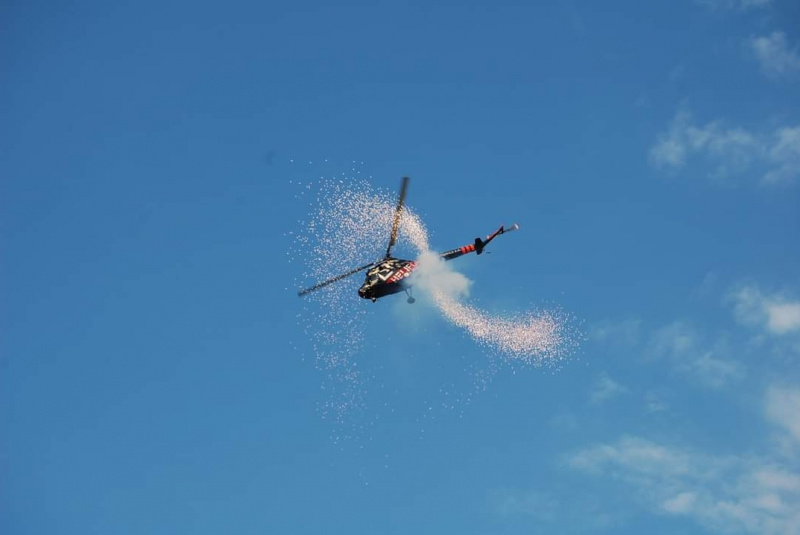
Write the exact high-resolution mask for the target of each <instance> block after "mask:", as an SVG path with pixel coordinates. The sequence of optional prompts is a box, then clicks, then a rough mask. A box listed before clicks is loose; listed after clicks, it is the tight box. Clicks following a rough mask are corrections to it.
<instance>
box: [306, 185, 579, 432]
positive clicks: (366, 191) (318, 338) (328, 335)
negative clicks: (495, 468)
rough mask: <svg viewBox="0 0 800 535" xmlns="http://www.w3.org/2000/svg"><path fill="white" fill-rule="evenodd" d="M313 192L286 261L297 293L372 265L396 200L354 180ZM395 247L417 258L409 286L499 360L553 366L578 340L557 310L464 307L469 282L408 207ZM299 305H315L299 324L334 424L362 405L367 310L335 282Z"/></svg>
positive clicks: (325, 409) (326, 412) (381, 250)
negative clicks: (296, 272) (322, 378)
mask: <svg viewBox="0 0 800 535" xmlns="http://www.w3.org/2000/svg"><path fill="white" fill-rule="evenodd" d="M307 187H310V185H308V186H307ZM316 187H317V188H318V194H317V196H316V200H315V201H314V202H313V203H312V210H311V216H310V219H309V220H308V221H307V222H305V223H303V224H302V226H301V229H300V230H299V232H298V233H297V234H296V235H295V248H294V249H295V251H294V254H293V255H292V256H294V257H299V258H300V259H301V261H303V262H304V267H305V273H303V275H302V279H301V280H298V281H297V285H296V286H297V287H298V288H299V287H302V286H307V285H308V283H309V281H320V280H325V279H328V278H330V277H333V276H336V275H338V274H340V273H344V272H347V271H349V270H351V269H353V268H354V267H356V266H359V265H363V264H364V263H365V262H369V261H372V260H379V259H380V258H381V257H382V255H383V253H384V248H385V247H386V242H387V235H388V232H389V229H391V226H392V220H393V217H394V209H395V205H396V202H397V200H396V192H394V191H390V192H385V191H378V190H375V189H373V188H372V187H371V186H370V184H369V183H368V182H367V181H366V180H363V179H360V178H352V179H349V180H345V179H341V180H336V179H322V180H320V182H319V183H318V184H317V185H316ZM397 246H398V247H399V248H402V247H404V246H405V247H406V248H412V249H414V250H415V251H416V253H417V255H418V256H419V267H418V268H417V269H416V270H415V272H414V275H413V277H414V278H413V279H412V281H413V284H414V288H415V289H418V290H420V291H422V292H425V293H427V294H428V295H430V297H431V302H432V303H433V304H434V305H435V307H436V308H437V310H438V311H440V312H441V314H442V316H443V317H444V318H445V319H446V320H447V321H448V322H450V323H451V324H452V325H455V326H457V327H460V328H462V329H464V330H465V331H466V332H467V334H469V336H470V337H472V338H473V339H474V340H475V341H476V342H477V343H479V344H481V345H483V346H485V347H487V348H490V349H492V350H494V351H493V352H494V353H495V354H499V355H500V357H501V358H502V359H503V360H505V361H508V362H518V363H523V364H527V365H533V366H540V365H557V364H558V363H559V362H560V361H563V360H564V359H565V358H566V357H567V356H568V355H569V354H570V353H571V352H572V351H573V350H574V349H575V347H576V345H577V342H578V339H579V335H578V333H577V331H576V330H575V328H574V327H573V326H572V321H571V318H570V317H569V316H568V315H567V314H565V313H563V312H561V311H559V310H532V311H528V312H523V313H516V314H509V315H500V314H497V313H490V312H488V311H485V310H480V309H478V308H477V307H476V306H474V305H471V304H468V303H467V302H466V296H467V294H468V290H469V285H470V281H469V280H468V279H466V277H464V276H463V275H461V274H459V273H457V272H456V271H454V270H453V267H451V264H450V263H446V264H445V262H443V261H441V260H440V259H439V258H438V255H437V254H435V253H433V252H432V251H431V250H430V245H429V241H428V232H427V229H426V228H425V225H424V224H423V222H422V220H421V219H420V218H419V216H418V215H417V214H416V213H415V212H414V211H413V209H411V208H409V207H408V206H406V207H405V208H404V211H403V216H402V219H401V223H400V227H399V233H398V242H397ZM358 276H359V275H355V277H358ZM305 299H308V300H310V301H311V302H315V303H316V304H317V305H322V306H318V307H311V306H309V307H307V308H306V312H307V314H304V315H303V317H302V319H303V321H304V322H305V327H306V329H305V330H306V334H307V335H308V336H309V337H310V338H311V340H312V341H313V344H314V351H315V354H316V359H317V367H318V368H319V369H321V370H323V371H325V372H326V373H327V374H328V376H329V377H330V378H331V379H334V382H333V384H334V385H335V386H333V388H334V389H338V390H340V392H338V393H337V395H336V396H334V397H333V398H332V399H334V400H335V401H331V402H329V403H328V404H326V405H325V406H324V407H323V409H322V413H323V416H326V417H329V416H332V417H335V418H336V419H337V420H339V421H341V420H342V419H343V418H344V416H346V415H347V414H349V413H350V412H351V411H352V410H353V409H357V408H362V407H363V394H364V391H363V377H362V376H361V371H360V370H359V369H358V362H357V359H356V357H357V355H358V354H359V352H360V351H361V344H362V340H364V333H363V332H362V330H361V329H362V325H363V324H364V321H363V320H364V314H365V313H366V312H367V311H369V310H370V308H369V307H368V306H365V305H366V304H367V303H366V302H365V301H363V300H361V299H359V298H358V297H357V296H356V295H355V292H354V289H353V287H352V285H347V284H340V283H336V284H332V285H330V286H327V287H325V288H322V289H320V290H319V291H317V292H314V293H312V294H309V295H308V296H307V297H306V298H305ZM389 299H391V297H390V298H389Z"/></svg>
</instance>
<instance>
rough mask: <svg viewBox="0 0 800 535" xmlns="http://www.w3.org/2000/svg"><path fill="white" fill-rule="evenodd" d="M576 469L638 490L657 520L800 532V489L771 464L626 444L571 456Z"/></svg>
mask: <svg viewBox="0 0 800 535" xmlns="http://www.w3.org/2000/svg"><path fill="white" fill-rule="evenodd" d="M568 464H569V466H570V467H572V468H573V469H576V470H579V471H583V472H587V473H589V474H593V475H596V476H609V477H611V478H614V479H617V480H620V481H623V482H625V483H626V484H628V485H630V486H632V487H633V488H634V490H635V494H636V497H637V500H639V501H640V502H641V503H642V504H643V505H644V506H645V507H646V508H648V509H650V510H651V511H653V512H654V513H656V514H663V515H669V516H683V517H687V518H691V519H693V520H694V521H696V522H698V523H699V524H701V525H702V526H704V527H705V528H707V529H709V530H711V531H716V532H722V533H730V532H733V533H741V532H744V533H758V534H776V535H777V534H781V535H785V534H790V533H798V530H800V482H799V481H798V475H797V473H796V471H794V470H793V469H792V468H791V467H786V466H779V465H777V464H775V463H774V462H773V461H772V460H770V459H763V458H755V459H753V458H747V457H743V456H727V457H720V456H717V455H707V454H704V453H698V452H694V451H691V450H688V449H680V448H675V447H671V446H666V445H663V444H658V443H656V442H653V441H649V440H647V439H644V438H639V437H623V438H622V439H620V440H619V441H617V442H616V443H612V444H601V445H596V446H592V447H590V448H587V449H586V450H583V451H580V452H578V453H576V454H574V455H572V456H571V457H570V458H569V459H568Z"/></svg>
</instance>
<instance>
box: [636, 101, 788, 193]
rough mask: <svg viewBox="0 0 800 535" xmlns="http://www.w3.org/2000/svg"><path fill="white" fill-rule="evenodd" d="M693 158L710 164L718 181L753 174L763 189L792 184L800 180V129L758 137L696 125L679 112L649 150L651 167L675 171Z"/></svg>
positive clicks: (722, 125) (738, 130)
mask: <svg viewBox="0 0 800 535" xmlns="http://www.w3.org/2000/svg"><path fill="white" fill-rule="evenodd" d="M693 156H697V157H701V158H703V159H704V160H706V162H707V163H708V164H709V165H710V166H711V169H712V171H711V172H710V176H711V177H712V178H715V179H718V180H724V179H729V178H732V177H735V176H737V175H742V174H744V173H745V172H753V173H755V174H756V175H758V176H759V177H760V180H761V182H762V183H764V184H777V183H782V182H791V181H793V180H795V179H797V178H798V177H800V125H798V126H794V127H780V128H776V129H775V130H773V131H771V132H767V133H757V132H751V131H749V130H747V129H746V128H743V127H741V126H730V125H726V124H725V123H724V122H723V121H711V122H709V123H706V124H705V125H698V124H696V123H695V122H694V119H693V117H692V114H691V113H690V112H689V111H688V110H686V109H680V110H678V112H677V113H676V114H675V117H674V118H673V119H672V122H671V123H670V125H669V127H668V128H667V130H666V131H665V132H662V133H661V134H659V135H658V137H657V139H656V143H655V144H654V145H653V146H652V147H651V148H650V153H649V158H650V163H651V164H652V165H653V166H654V167H656V168H657V169H662V170H667V171H677V170H679V169H681V168H683V167H684V166H685V165H686V164H687V162H688V160H689V158H690V157H693Z"/></svg>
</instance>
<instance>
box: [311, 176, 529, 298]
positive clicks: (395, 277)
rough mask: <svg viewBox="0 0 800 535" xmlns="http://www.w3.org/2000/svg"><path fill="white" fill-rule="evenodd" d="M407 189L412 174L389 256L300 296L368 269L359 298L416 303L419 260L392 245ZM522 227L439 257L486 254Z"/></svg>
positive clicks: (400, 203) (405, 182)
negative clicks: (404, 298)
mask: <svg viewBox="0 0 800 535" xmlns="http://www.w3.org/2000/svg"><path fill="white" fill-rule="evenodd" d="M407 188H408V177H403V181H402V184H401V186H400V197H399V199H398V202H397V208H396V210H395V217H394V222H393V224H392V234H391V238H390V239H389V246H388V247H387V248H386V256H384V258H383V259H382V260H379V261H377V262H372V263H369V264H367V265H365V266H361V267H358V268H355V269H353V270H351V271H348V272H347V273H343V274H341V275H338V276H336V277H333V278H330V279H328V280H326V281H323V282H320V283H318V284H315V285H314V286H312V287H310V288H306V289H305V290H301V291H300V292H298V294H297V295H299V296H303V295H306V294H308V293H310V292H313V291H314V290H318V289H320V288H322V287H324V286H328V285H329V284H333V283H334V282H337V281H340V280H342V279H344V278H347V277H349V276H351V275H354V274H356V273H358V272H359V271H363V270H365V269H368V270H369V271H367V275H366V278H365V279H364V284H362V285H361V288H359V289H358V295H359V297H361V298H363V299H371V300H372V302H373V303H374V302H375V301H377V300H378V299H380V298H381V297H384V296H387V295H392V294H396V293H400V292H406V294H407V295H408V302H409V303H413V302H414V298H413V297H411V284H410V283H409V282H408V280H407V278H408V276H409V275H411V273H412V272H413V271H414V269H415V268H416V267H417V266H418V262H417V261H415V260H402V259H400V258H393V257H392V256H391V252H392V247H393V246H394V244H395V242H396V241H397V231H398V228H399V225H400V217H401V215H402V210H403V202H404V201H405V197H406V191H407ZM518 228H519V225H517V224H516V223H514V224H513V225H511V226H510V227H509V228H505V227H500V228H499V229H497V230H496V231H494V232H493V233H492V234H490V235H489V236H487V237H486V239H485V240H481V239H480V238H475V242H474V243H471V244H469V245H465V246H463V247H459V248H457V249H452V250H450V251H447V252H445V253H442V254H440V255H439V258H441V259H442V260H445V261H448V260H453V259H454V258H458V257H459V256H464V255H465V254H469V253H472V252H474V253H476V254H481V253H483V248H484V247H486V245H488V244H489V242H491V241H492V240H493V239H495V238H496V237H497V236H500V235H501V234H505V233H506V232H511V231H512V230H517V229H518Z"/></svg>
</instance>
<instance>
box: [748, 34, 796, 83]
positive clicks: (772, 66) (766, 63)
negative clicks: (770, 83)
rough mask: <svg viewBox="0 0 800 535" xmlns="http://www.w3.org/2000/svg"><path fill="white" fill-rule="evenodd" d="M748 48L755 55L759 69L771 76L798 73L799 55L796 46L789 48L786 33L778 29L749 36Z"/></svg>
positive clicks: (778, 76)
mask: <svg viewBox="0 0 800 535" xmlns="http://www.w3.org/2000/svg"><path fill="white" fill-rule="evenodd" d="M747 47H748V49H749V50H750V51H751V52H752V53H753V54H754V55H755V57H756V59H757V60H758V62H759V64H760V65H761V70H762V71H764V74H766V75H767V76H770V77H772V78H780V77H785V76H793V75H796V74H800V55H798V53H797V47H794V48H790V47H789V43H788V42H787V40H786V34H784V33H783V32H780V31H775V32H772V33H771V34H769V35H763V36H760V37H751V38H750V39H749V40H748V41H747Z"/></svg>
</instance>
